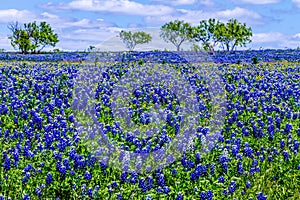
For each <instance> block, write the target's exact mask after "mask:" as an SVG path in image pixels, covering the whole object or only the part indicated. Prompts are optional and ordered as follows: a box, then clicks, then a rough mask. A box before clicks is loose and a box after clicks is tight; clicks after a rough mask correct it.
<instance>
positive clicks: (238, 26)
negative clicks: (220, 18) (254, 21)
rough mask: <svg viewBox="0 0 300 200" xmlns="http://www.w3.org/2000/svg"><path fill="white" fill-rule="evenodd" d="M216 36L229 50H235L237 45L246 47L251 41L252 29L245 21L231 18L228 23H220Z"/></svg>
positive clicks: (217, 26)
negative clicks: (241, 21)
mask: <svg viewBox="0 0 300 200" xmlns="http://www.w3.org/2000/svg"><path fill="white" fill-rule="evenodd" d="M215 37H216V38H217V40H218V41H219V42H220V43H221V44H222V46H223V48H224V49H226V50H227V51H233V50H234V49H235V48H236V47H237V46H241V47H245V46H246V44H247V43H250V42H251V37H252V29H251V28H250V27H247V26H246V24H245V23H243V24H242V23H240V22H239V21H238V20H236V19H230V20H229V21H228V22H227V23H226V24H224V23H218V24H217V25H216V29H215Z"/></svg>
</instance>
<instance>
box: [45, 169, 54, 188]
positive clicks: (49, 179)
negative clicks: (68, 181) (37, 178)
mask: <svg viewBox="0 0 300 200" xmlns="http://www.w3.org/2000/svg"><path fill="white" fill-rule="evenodd" d="M52 181H53V178H52V174H51V173H50V172H48V173H47V176H46V184H47V185H50V184H51V183H52Z"/></svg>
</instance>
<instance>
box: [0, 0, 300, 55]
mask: <svg viewBox="0 0 300 200" xmlns="http://www.w3.org/2000/svg"><path fill="white" fill-rule="evenodd" d="M4 2H5V3H1V5H0V49H1V48H4V49H6V50H12V47H11V46H10V43H9V40H8V39H7V36H8V35H9V34H10V32H9V29H8V28H7V26H8V25H9V24H10V23H13V22H15V21H18V22H19V23H25V22H32V21H37V22H40V21H46V22H47V23H49V24H50V25H51V26H52V27H53V29H54V31H55V32H56V33H58V35H59V39H60V42H59V43H58V44H57V48H60V49H62V50H85V49H87V48H88V47H89V46H90V45H93V46H96V47H98V48H99V49H100V50H124V49H125V47H124V45H123V44H122V42H121V41H120V39H119V38H117V37H116V36H117V35H118V33H119V32H120V31H121V30H125V29H126V30H133V31H134V30H144V31H146V32H149V33H150V34H152V36H153V41H152V42H151V43H149V44H147V45H140V46H137V48H136V50H147V49H164V48H167V49H170V50H174V47H173V46H172V45H171V44H167V43H165V42H164V41H162V40H161V39H160V38H159V28H160V27H161V26H162V25H163V24H164V23H166V22H169V21H171V20H175V19H179V20H184V21H186V22H189V23H191V24H192V25H197V24H198V23H199V21H201V20H203V19H209V18H217V19H218V20H220V21H223V22H226V21H227V20H229V19H231V18H236V19H238V20H239V21H240V22H245V23H246V24H247V25H248V26H250V27H251V28H252V32H253V37H252V41H253V42H252V43H250V44H248V45H247V47H246V49H250V48H251V49H259V48H263V49H268V48H281V49H284V48H297V47H300V0H169V1H167V0H144V1H142V0H28V1H25V0H9V1H4ZM184 48H185V49H189V48H190V44H185V45H184Z"/></svg>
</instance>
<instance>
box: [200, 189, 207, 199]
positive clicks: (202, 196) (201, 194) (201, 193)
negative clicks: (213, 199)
mask: <svg viewBox="0 0 300 200" xmlns="http://www.w3.org/2000/svg"><path fill="white" fill-rule="evenodd" d="M200 199H201V200H206V192H204V191H202V192H200Z"/></svg>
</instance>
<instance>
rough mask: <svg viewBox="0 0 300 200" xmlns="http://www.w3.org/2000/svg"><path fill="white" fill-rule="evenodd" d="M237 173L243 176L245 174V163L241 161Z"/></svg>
mask: <svg viewBox="0 0 300 200" xmlns="http://www.w3.org/2000/svg"><path fill="white" fill-rule="evenodd" d="M237 172H238V174H243V172H244V168H243V163H242V162H241V161H239V162H238V164H237Z"/></svg>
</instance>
